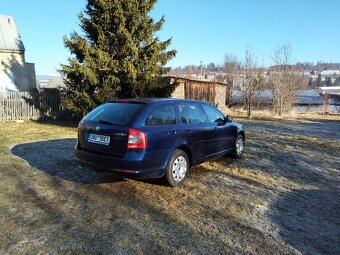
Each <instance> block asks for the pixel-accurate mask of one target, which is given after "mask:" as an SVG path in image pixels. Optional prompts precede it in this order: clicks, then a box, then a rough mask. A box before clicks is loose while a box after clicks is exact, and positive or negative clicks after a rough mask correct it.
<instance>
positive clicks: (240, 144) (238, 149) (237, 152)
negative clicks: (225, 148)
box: [232, 135, 244, 158]
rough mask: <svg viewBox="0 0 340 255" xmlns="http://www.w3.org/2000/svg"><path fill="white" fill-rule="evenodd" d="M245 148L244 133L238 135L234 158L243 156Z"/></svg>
mask: <svg viewBox="0 0 340 255" xmlns="http://www.w3.org/2000/svg"><path fill="white" fill-rule="evenodd" d="M243 150H244V137H243V136H242V135H238V136H237V137H236V140H235V144H234V152H233V154H232V156H233V157H234V158H240V157H241V156H242V153H243Z"/></svg>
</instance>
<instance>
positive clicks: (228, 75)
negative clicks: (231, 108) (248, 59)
mask: <svg viewBox="0 0 340 255" xmlns="http://www.w3.org/2000/svg"><path fill="white" fill-rule="evenodd" d="M240 66H241V64H240V62H239V61H238V60H237V57H236V55H233V54H225V57H224V71H225V81H226V84H227V86H226V89H227V93H226V95H230V89H231V88H232V87H233V83H234V80H235V78H237V77H238V76H239V75H240ZM229 100H230V98H229V96H227V97H226V102H225V104H226V105H228V104H229Z"/></svg>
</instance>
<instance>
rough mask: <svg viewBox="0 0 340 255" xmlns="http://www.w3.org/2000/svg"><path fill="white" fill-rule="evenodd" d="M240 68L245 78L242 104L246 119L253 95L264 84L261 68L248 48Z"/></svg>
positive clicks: (249, 114) (248, 115)
mask: <svg viewBox="0 0 340 255" xmlns="http://www.w3.org/2000/svg"><path fill="white" fill-rule="evenodd" d="M242 67H243V72H244V76H245V79H244V83H243V86H242V91H243V104H244V107H245V109H246V110H247V117H248V118H249V117H250V116H251V110H252V106H253V100H254V96H255V93H256V92H258V91H259V90H260V89H261V88H262V87H263V84H264V79H263V68H261V67H259V65H258V61H257V59H256V58H255V56H254V54H253V52H252V50H251V49H250V48H249V47H247V48H246V56H245V60H244V63H243V65H242Z"/></svg>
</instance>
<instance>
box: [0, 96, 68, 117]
mask: <svg viewBox="0 0 340 255" xmlns="http://www.w3.org/2000/svg"><path fill="white" fill-rule="evenodd" d="M57 117H58V119H67V118H69V114H67V112H66V111H65V109H63V107H62V102H61V97H60V93H59V91H58V90H54V89H53V90H52V89H51V90H45V91H44V92H42V93H39V92H38V91H34V92H0V122H7V121H17V120H24V121H28V120H37V119H46V118H57Z"/></svg>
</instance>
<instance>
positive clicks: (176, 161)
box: [164, 150, 190, 187]
mask: <svg viewBox="0 0 340 255" xmlns="http://www.w3.org/2000/svg"><path fill="white" fill-rule="evenodd" d="M189 168H190V162H189V158H188V155H187V154H186V153H185V152H184V151H182V150H175V151H174V152H173V153H172V155H171V157H170V159H169V161H168V164H167V168H166V172H165V175H164V179H165V181H166V183H167V184H168V185H169V186H172V187H177V186H180V185H181V184H182V183H183V182H184V181H185V179H186V177H187V175H188V172H189Z"/></svg>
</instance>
